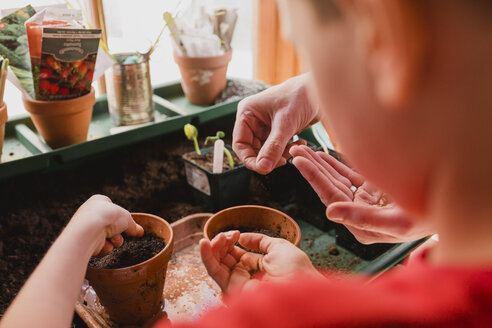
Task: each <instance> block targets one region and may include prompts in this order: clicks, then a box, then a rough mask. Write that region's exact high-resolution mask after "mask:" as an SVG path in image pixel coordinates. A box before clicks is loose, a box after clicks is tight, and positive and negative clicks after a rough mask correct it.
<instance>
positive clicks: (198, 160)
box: [183, 151, 242, 172]
mask: <svg viewBox="0 0 492 328" xmlns="http://www.w3.org/2000/svg"><path fill="white" fill-rule="evenodd" d="M231 155H232V159H233V160H234V167H237V166H239V165H241V164H242V162H241V160H240V159H239V157H237V155H236V154H235V153H234V152H232V151H231ZM183 157H184V158H186V159H187V160H189V161H190V162H193V163H195V164H196V165H198V166H200V167H202V168H204V169H205V170H207V171H210V172H213V168H214V152H213V151H210V152H208V153H207V154H205V155H198V154H197V153H196V152H192V153H187V154H184V155H183ZM223 163H224V164H223V165H222V169H223V170H224V171H227V170H229V169H230V166H229V161H228V160H227V157H226V156H224V160H223Z"/></svg>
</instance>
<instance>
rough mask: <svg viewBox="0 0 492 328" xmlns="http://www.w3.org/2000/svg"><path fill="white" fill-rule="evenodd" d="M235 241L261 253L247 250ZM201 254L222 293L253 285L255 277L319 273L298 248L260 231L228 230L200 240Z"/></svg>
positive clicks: (256, 280)
mask: <svg viewBox="0 0 492 328" xmlns="http://www.w3.org/2000/svg"><path fill="white" fill-rule="evenodd" d="M236 242H239V244H241V245H242V246H243V247H245V248H247V249H250V250H254V251H257V252H262V253H264V255H263V254H257V253H252V252H248V251H246V250H244V249H242V248H240V247H238V246H236V245H235V244H236ZM200 253H201V256H202V261H203V264H204V265H205V267H206V269H207V272H208V274H209V275H210V276H211V277H212V278H213V279H214V280H215V281H216V282H217V284H218V285H219V286H220V288H222V291H224V292H228V291H231V290H235V289H242V288H249V287H252V286H254V285H256V284H257V283H258V281H259V280H258V278H261V279H262V280H274V279H283V278H287V277H289V276H291V275H293V274H296V273H303V274H313V275H320V273H318V271H317V270H316V269H315V268H314V266H313V265H312V264H311V262H310V260H309V258H308V256H307V255H306V254H305V253H304V252H303V251H301V250H300V249H299V248H297V247H296V246H294V245H293V244H291V243H290V242H288V241H287V240H285V239H282V238H272V237H269V236H266V235H263V234H259V233H240V232H239V231H229V232H225V233H220V234H218V235H217V236H215V238H214V239H213V240H212V241H209V240H206V239H202V240H201V241H200Z"/></svg>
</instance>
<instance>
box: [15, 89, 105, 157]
mask: <svg viewBox="0 0 492 328" xmlns="http://www.w3.org/2000/svg"><path fill="white" fill-rule="evenodd" d="M22 101H23V102H24V107H25V108H26V110H27V111H28V112H29V113H31V119H32V121H33V122H34V125H35V126H36V129H37V130H38V132H39V133H40V134H41V136H42V137H43V139H44V140H45V141H46V143H47V144H48V145H49V146H50V147H51V148H60V147H64V146H69V145H73V144H76V143H79V142H83V141H86V140H87V132H88V131H89V125H90V123H91V118H92V108H93V106H94V104H95V103H96V93H95V91H94V88H92V90H91V92H90V93H88V94H86V95H84V96H81V97H78V98H73V99H67V100H57V101H41V100H33V99H28V98H26V97H25V96H23V97H22Z"/></svg>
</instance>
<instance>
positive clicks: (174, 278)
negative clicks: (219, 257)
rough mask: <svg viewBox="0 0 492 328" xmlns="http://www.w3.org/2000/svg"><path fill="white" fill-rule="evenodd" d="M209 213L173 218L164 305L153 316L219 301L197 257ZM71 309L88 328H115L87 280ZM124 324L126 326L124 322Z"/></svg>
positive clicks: (194, 312) (190, 312) (183, 313)
mask: <svg viewBox="0 0 492 328" xmlns="http://www.w3.org/2000/svg"><path fill="white" fill-rule="evenodd" d="M210 216H211V214H194V215H190V216H187V217H185V218H183V219H180V220H178V221H176V222H174V223H173V224H172V225H171V226H172V227H173V231H174V238H175V243H174V254H173V257H172V258H171V261H170V262H169V264H168V269H167V275H166V283H165V287H164V300H165V302H164V307H163V309H162V313H160V314H158V315H157V317H156V318H155V320H152V322H149V323H148V326H149V327H150V326H151V325H152V324H153V323H155V321H156V320H157V319H163V318H168V319H169V320H171V321H174V320H179V319H180V318H183V319H185V318H186V319H189V318H193V317H197V316H199V315H200V314H201V313H203V312H204V311H205V310H207V309H209V308H211V307H213V306H216V305H218V304H220V288H219V286H218V285H217V284H216V283H215V282H214V281H213V280H212V278H210V277H209V275H208V274H207V270H206V269H205V267H204V266H203V264H202V262H201V259H200V250H199V248H198V241H199V240H200V239H201V238H203V225H204V224H205V221H206V220H207V219H208V218H209V217H210ZM75 311H76V312H77V314H78V315H79V316H80V317H81V318H82V320H83V321H84V322H85V323H86V324H87V326H88V327H90V328H116V327H119V326H118V325H117V324H115V323H114V322H113V321H111V319H110V318H109V316H108V315H107V313H106V312H105V310H104V307H103V306H102V305H101V304H100V303H99V300H98V298H97V295H96V293H95V292H94V290H93V289H92V287H90V285H89V284H88V282H87V281H85V282H84V285H83V286H82V291H81V294H80V297H79V300H78V301H77V304H76V307H75ZM125 327H127V326H125Z"/></svg>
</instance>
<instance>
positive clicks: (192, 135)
mask: <svg viewBox="0 0 492 328" xmlns="http://www.w3.org/2000/svg"><path fill="white" fill-rule="evenodd" d="M184 134H185V136H186V138H188V140H193V144H194V145H195V151H196V153H197V154H198V155H201V154H202V152H201V151H200V146H198V129H197V128H196V127H195V126H194V125H191V124H186V125H185V126H184Z"/></svg>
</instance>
